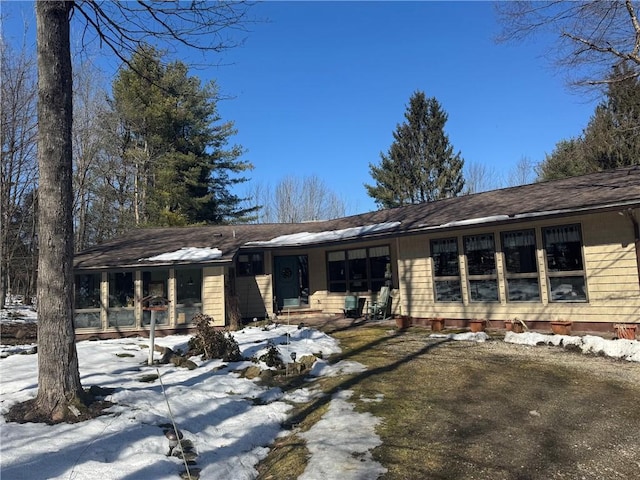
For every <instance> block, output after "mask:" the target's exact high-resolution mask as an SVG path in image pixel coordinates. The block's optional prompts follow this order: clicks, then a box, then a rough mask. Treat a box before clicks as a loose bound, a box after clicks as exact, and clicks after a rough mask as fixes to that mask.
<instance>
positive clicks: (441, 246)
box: [431, 238, 458, 255]
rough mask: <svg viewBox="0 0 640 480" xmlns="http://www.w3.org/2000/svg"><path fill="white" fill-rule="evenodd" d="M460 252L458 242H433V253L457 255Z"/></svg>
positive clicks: (449, 240) (447, 240)
mask: <svg viewBox="0 0 640 480" xmlns="http://www.w3.org/2000/svg"><path fill="white" fill-rule="evenodd" d="M457 251H458V240H456V239H455V238H448V239H446V240H433V241H432V242H431V253H432V254H434V255H435V254H439V253H456V252H457Z"/></svg>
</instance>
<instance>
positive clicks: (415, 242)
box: [394, 236, 434, 317]
mask: <svg viewBox="0 0 640 480" xmlns="http://www.w3.org/2000/svg"><path fill="white" fill-rule="evenodd" d="M398 250H399V252H400V257H401V258H399V259H398V261H397V267H398V280H399V286H400V289H399V294H396V298H395V299H394V304H395V305H397V306H398V310H399V312H398V313H400V312H401V314H402V315H409V316H420V317H423V316H427V312H429V311H432V310H433V303H434V302H433V298H434V295H433V280H432V275H431V259H430V258H429V238H426V237H421V236H420V237H417V236H416V237H405V238H401V239H399V240H398ZM394 310H395V309H394Z"/></svg>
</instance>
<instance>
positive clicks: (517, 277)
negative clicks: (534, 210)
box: [502, 230, 540, 302]
mask: <svg viewBox="0 0 640 480" xmlns="http://www.w3.org/2000/svg"><path fill="white" fill-rule="evenodd" d="M502 252H503V254H504V265H505V271H506V283H507V301H509V302H539V301H540V284H539V280H538V261H537V259H536V234H535V231H534V230H520V231H514V232H503V233H502Z"/></svg>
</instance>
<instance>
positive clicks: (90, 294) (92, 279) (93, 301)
mask: <svg viewBox="0 0 640 480" xmlns="http://www.w3.org/2000/svg"><path fill="white" fill-rule="evenodd" d="M100 277H101V275H100V274H99V273H88V274H84V275H76V276H75V308H76V310H80V309H85V308H100Z"/></svg>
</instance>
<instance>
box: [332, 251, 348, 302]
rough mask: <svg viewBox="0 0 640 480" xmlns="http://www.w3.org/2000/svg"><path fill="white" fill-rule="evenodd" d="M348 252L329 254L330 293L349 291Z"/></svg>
mask: <svg viewBox="0 0 640 480" xmlns="http://www.w3.org/2000/svg"><path fill="white" fill-rule="evenodd" d="M346 258H347V252H344V251H342V252H329V254H328V255H327V271H328V272H329V291H330V292H346V291H347V262H346Z"/></svg>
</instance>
